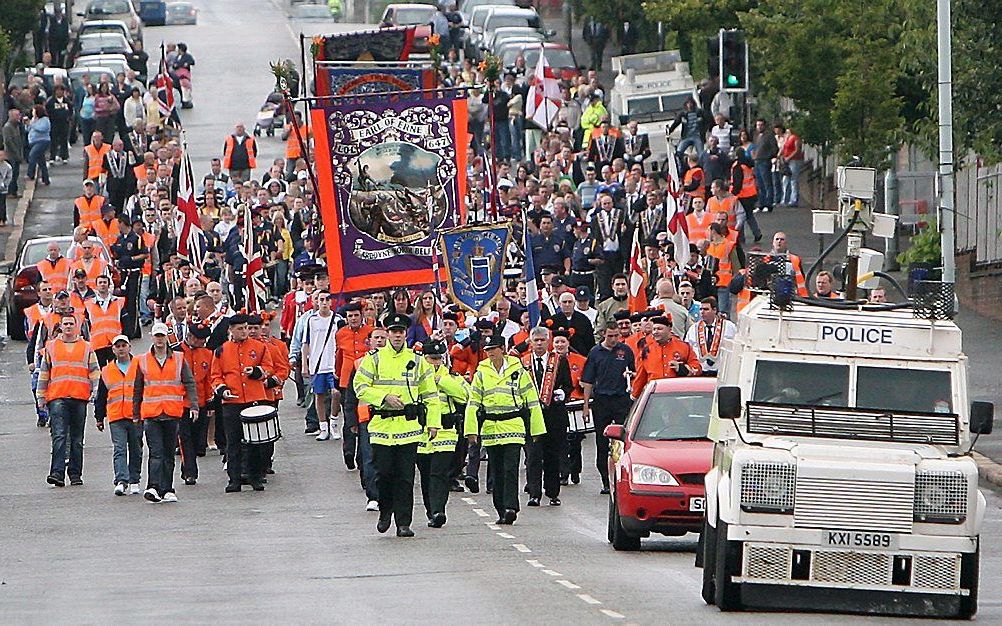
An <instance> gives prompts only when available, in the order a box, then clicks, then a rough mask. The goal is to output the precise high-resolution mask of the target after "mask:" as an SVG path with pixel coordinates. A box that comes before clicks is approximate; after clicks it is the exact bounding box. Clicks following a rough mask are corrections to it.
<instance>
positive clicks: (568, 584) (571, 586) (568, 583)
mask: <svg viewBox="0 0 1002 626" xmlns="http://www.w3.org/2000/svg"><path fill="white" fill-rule="evenodd" d="M557 584H558V585H563V586H564V587H567V588H568V589H580V588H581V586H580V585H575V584H574V583H572V582H571V581H569V580H558V581H557Z"/></svg>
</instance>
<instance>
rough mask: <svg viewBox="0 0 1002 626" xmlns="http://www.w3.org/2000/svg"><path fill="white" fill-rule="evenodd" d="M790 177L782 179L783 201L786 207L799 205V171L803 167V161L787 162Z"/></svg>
mask: <svg viewBox="0 0 1002 626" xmlns="http://www.w3.org/2000/svg"><path fill="white" fill-rule="evenodd" d="M787 164H788V165H789V166H790V175H789V176H784V177H783V200H784V201H785V203H786V205H787V206H791V207H795V206H797V205H799V204H800V170H801V169H803V167H804V162H803V160H800V159H798V160H796V161H787Z"/></svg>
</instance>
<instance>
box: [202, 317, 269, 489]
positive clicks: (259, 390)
mask: <svg viewBox="0 0 1002 626" xmlns="http://www.w3.org/2000/svg"><path fill="white" fill-rule="evenodd" d="M229 331H230V337H231V338H230V339H229V340H228V341H226V342H225V343H223V345H222V346H220V347H219V349H217V350H216V352H215V355H214V358H213V360H212V389H213V393H214V394H215V395H216V396H218V397H220V398H222V413H223V427H224V428H225V430H226V473H227V474H228V475H229V479H230V480H229V483H228V484H227V485H226V493H236V492H238V491H240V474H241V470H242V469H243V466H244V462H245V459H244V456H245V455H244V453H243V450H242V441H241V440H242V439H243V424H242V422H241V420H240V411H242V410H244V409H245V408H247V407H249V406H251V404H253V403H255V402H264V401H266V400H268V399H269V398H268V390H267V389H265V386H264V384H265V381H266V380H267V379H268V377H269V376H271V374H272V372H274V371H275V366H274V363H273V361H272V359H271V351H270V350H269V349H268V348H267V346H265V345H264V344H263V343H261V342H260V341H258V340H257V339H250V338H248V336H247V316H246V315H244V314H241V313H238V314H236V315H233V316H232V317H230V318H229ZM261 448H262V446H249V447H248V451H247V455H246V463H247V475H248V477H249V479H250V484H251V487H252V488H253V489H254V491H264V481H263V480H262V479H263V478H264V471H265V465H264V463H263V460H262V458H261V453H262V450H261Z"/></svg>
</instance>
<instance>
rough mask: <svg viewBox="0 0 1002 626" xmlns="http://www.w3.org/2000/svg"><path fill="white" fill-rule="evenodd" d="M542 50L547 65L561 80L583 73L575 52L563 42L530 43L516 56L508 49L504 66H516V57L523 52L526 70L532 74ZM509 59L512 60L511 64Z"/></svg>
mask: <svg viewBox="0 0 1002 626" xmlns="http://www.w3.org/2000/svg"><path fill="white" fill-rule="evenodd" d="M540 50H545V51H546V63H547V65H549V66H550V67H551V68H553V70H554V72H557V75H558V76H559V78H560V79H561V80H565V81H571V80H574V79H575V78H577V77H578V76H580V75H581V69H580V68H579V67H578V64H577V60H575V58H574V53H572V52H571V50H570V48H568V47H567V46H565V45H564V44H562V43H538V44H535V43H530V44H527V45H526V46H525V47H524V48H523V49H522V50H521V52H520V53H516V54H515V55H514V56H512V51H511V50H506V51H505V54H504V56H502V57H501V60H502V63H503V65H504V67H509V65H511V66H514V65H515V59H516V58H518V56H519V54H521V55H522V57H523V58H524V59H525V67H526V72H528V73H529V74H531V73H532V72H533V70H535V69H536V64H537V63H539V51H540ZM509 59H510V60H511V63H510V64H509Z"/></svg>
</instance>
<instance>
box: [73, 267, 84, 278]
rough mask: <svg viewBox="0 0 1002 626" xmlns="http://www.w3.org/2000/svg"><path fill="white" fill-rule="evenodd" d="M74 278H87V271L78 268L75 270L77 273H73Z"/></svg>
mask: <svg viewBox="0 0 1002 626" xmlns="http://www.w3.org/2000/svg"><path fill="white" fill-rule="evenodd" d="M73 277H74V278H87V270H85V269H83V268H80V267H78V268H77V269H76V270H75V271H74V272H73Z"/></svg>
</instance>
